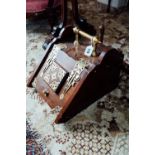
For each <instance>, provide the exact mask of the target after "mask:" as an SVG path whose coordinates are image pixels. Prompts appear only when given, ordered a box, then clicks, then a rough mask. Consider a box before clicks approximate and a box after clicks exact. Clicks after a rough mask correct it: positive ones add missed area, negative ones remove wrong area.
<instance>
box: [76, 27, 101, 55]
mask: <svg viewBox="0 0 155 155" xmlns="http://www.w3.org/2000/svg"><path fill="white" fill-rule="evenodd" d="M73 31H74V33H75V34H77V35H78V34H80V35H81V36H83V37H85V38H87V39H89V40H91V43H92V46H93V48H94V50H93V56H96V44H98V43H101V41H100V40H98V38H97V37H96V36H91V35H90V34H88V33H86V32H83V31H81V30H80V29H78V28H77V27H74V28H73Z"/></svg>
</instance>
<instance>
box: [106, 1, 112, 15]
mask: <svg viewBox="0 0 155 155" xmlns="http://www.w3.org/2000/svg"><path fill="white" fill-rule="evenodd" d="M110 7H111V0H109V1H108V6H107V13H109V12H110Z"/></svg>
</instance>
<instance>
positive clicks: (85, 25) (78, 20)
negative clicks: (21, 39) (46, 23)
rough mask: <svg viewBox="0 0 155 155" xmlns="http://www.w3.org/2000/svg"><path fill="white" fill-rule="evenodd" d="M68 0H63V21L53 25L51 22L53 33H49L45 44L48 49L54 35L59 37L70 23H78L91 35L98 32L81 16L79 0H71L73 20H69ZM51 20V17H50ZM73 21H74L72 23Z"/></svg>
mask: <svg viewBox="0 0 155 155" xmlns="http://www.w3.org/2000/svg"><path fill="white" fill-rule="evenodd" d="M67 2H68V1H67V0H61V21H60V24H58V25H56V26H54V27H52V24H53V23H52V24H51V35H49V37H48V38H47V39H46V41H45V43H44V44H43V49H46V48H47V46H48V44H49V42H51V40H52V39H53V38H54V37H58V35H59V33H60V31H61V30H62V29H63V28H65V27H66V26H67V25H68V24H69V25H76V26H78V27H79V28H80V29H81V30H83V31H85V32H87V33H89V34H91V35H95V34H96V30H95V28H94V27H93V26H92V25H91V24H89V23H87V21H86V19H84V18H82V17H80V15H79V11H78V1H77V0H71V4H72V17H73V18H72V21H69V20H68V7H67ZM49 20H50V18H49ZM70 22H72V23H70Z"/></svg>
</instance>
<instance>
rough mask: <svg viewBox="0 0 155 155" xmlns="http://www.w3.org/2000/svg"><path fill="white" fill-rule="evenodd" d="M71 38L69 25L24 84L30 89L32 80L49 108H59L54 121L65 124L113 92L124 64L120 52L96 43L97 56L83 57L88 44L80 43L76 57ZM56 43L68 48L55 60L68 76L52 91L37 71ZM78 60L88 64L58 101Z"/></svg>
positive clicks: (81, 33)
mask: <svg viewBox="0 0 155 155" xmlns="http://www.w3.org/2000/svg"><path fill="white" fill-rule="evenodd" d="M75 32H76V33H79V34H80V35H82V36H85V37H86V38H87V40H88V38H89V39H91V40H92V39H94V37H93V36H90V35H89V34H86V33H84V32H82V31H75ZM102 32H103V31H102ZM74 35H75V34H74V32H73V27H72V26H67V27H65V28H63V29H62V30H61V31H60V33H59V35H58V37H55V38H54V39H53V40H52V41H51V42H50V44H49V45H48V48H47V49H46V54H45V56H44V57H43V59H42V61H41V62H40V64H39V65H38V67H37V68H36V70H35V71H34V73H33V74H32V75H31V77H30V78H29V81H28V83H27V86H28V87H33V85H32V83H33V82H34V81H35V87H36V90H37V92H38V93H39V95H40V96H41V97H42V98H43V99H44V100H45V101H46V102H47V103H48V105H49V106H50V107H51V108H54V107H56V106H59V107H60V109H61V110H60V112H59V114H58V116H57V117H56V119H55V123H64V122H66V121H68V120H69V119H71V118H72V117H74V116H75V115H76V114H77V113H79V112H80V111H81V110H83V109H85V108H86V107H88V106H89V105H90V104H92V103H93V102H94V101H96V100H97V99H99V98H101V97H102V96H104V95H105V94H107V93H109V92H110V91H111V90H113V89H114V88H115V87H116V86H117V84H118V82H119V74H120V69H121V66H122V63H123V55H122V53H121V52H119V51H117V50H116V49H111V48H110V47H106V46H104V45H103V44H102V43H101V42H98V43H97V44H96V49H95V52H96V55H95V56H91V57H86V56H85V55H84V54H83V53H84V49H85V48H86V46H87V45H86V44H88V41H86V40H82V43H83V44H82V45H80V47H79V52H78V55H76V54H75V47H74V45H73V40H74V38H75V37H74V38H73V39H72V41H71V40H69V39H70V38H68V36H74ZM101 39H102V37H101ZM59 43H64V44H65V45H67V48H66V49H65V50H64V51H63V52H62V53H61V52H60V53H59V56H57V57H56V59H55V63H57V64H58V65H59V66H61V68H63V69H64V70H65V71H67V73H68V75H67V77H65V78H64V81H63V82H62V83H61V86H60V87H59V90H58V89H57V91H53V90H52V89H51V87H50V84H49V83H47V82H46V81H45V80H44V79H43V78H42V77H41V76H40V71H41V70H42V68H43V67H44V65H46V63H47V58H48V56H49V54H50V53H51V50H52V49H53V46H54V45H56V44H59ZM81 57H82V58H84V59H87V60H88V61H89V63H90V65H89V66H88V67H87V68H85V69H84V70H83V72H82V74H81V75H80V79H79V81H77V82H76V83H75V85H74V86H72V87H71V88H70V89H69V90H68V91H67V93H66V94H65V96H64V98H61V95H62V92H63V91H64V89H65V85H66V83H67V78H68V76H69V75H70V74H71V72H72V70H73V68H74V65H75V63H76V62H77V61H78V60H79V59H80V58H81Z"/></svg>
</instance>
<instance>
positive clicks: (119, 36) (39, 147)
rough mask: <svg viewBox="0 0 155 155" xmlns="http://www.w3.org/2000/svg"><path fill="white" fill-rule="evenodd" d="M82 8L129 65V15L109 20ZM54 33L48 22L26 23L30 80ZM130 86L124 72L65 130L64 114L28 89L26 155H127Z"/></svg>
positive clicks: (89, 3)
mask: <svg viewBox="0 0 155 155" xmlns="http://www.w3.org/2000/svg"><path fill="white" fill-rule="evenodd" d="M79 3H80V4H79V8H80V12H81V14H82V15H83V16H84V17H85V18H87V20H88V22H89V23H91V24H93V25H95V27H96V28H97V27H99V25H101V24H102V23H104V24H105V28H106V31H105V37H104V43H105V44H106V45H112V46H113V47H115V48H118V49H121V50H122V51H123V53H124V54H125V58H124V60H125V61H126V62H128V29H129V27H128V11H126V10H124V11H123V12H121V13H120V12H117V13H116V12H112V13H111V14H107V13H105V11H101V10H100V7H99V5H98V4H97V3H96V2H95V1H93V0H85V1H82V0H80V1H79ZM85 3H87V5H84V4H85ZM90 8H91V9H90ZM49 30H50V27H49V26H48V23H47V19H40V18H39V19H31V20H27V42H26V45H27V49H26V50H27V54H26V57H27V62H26V65H27V72H26V74H27V78H28V77H29V75H30V73H31V72H32V71H33V70H34V68H35V66H36V64H37V63H38V62H39V61H40V60H41V58H42V56H43V55H44V50H43V49H42V44H43V42H44V40H45V38H46V37H47V33H48V32H49ZM128 80H129V77H128V74H127V73H125V72H121V80H120V83H119V86H118V87H117V88H116V89H115V90H114V91H112V92H111V93H110V94H108V95H106V96H104V97H102V98H101V99H99V100H98V101H96V102H95V103H94V104H92V105H91V106H90V107H88V108H87V109H85V110H84V111H82V112H81V113H79V114H78V115H77V116H75V117H74V118H73V119H71V120H70V121H69V122H67V123H66V124H54V123H53V120H54V118H55V117H56V115H57V113H58V110H59V109H51V108H50V107H49V106H48V105H47V104H46V103H45V102H44V101H43V100H42V99H41V98H40V97H39V96H38V94H37V93H36V92H35V91H34V89H30V88H27V113H26V115H27V121H26V133H27V134H26V135H27V136H26V139H27V140H26V150H27V155H128V147H129V146H128V137H129V134H128V133H129V103H128V102H129V98H128Z"/></svg>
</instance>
